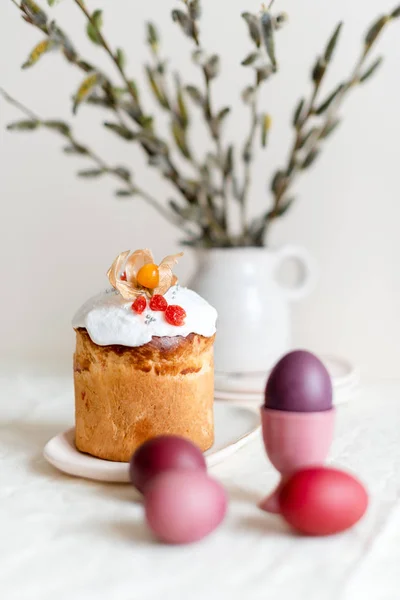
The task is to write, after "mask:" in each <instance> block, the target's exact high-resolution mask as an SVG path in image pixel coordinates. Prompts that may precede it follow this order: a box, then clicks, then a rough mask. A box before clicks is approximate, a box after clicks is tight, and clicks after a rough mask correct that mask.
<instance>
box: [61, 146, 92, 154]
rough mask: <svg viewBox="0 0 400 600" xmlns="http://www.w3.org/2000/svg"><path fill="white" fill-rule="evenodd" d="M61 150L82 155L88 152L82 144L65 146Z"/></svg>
mask: <svg viewBox="0 0 400 600" xmlns="http://www.w3.org/2000/svg"><path fill="white" fill-rule="evenodd" d="M63 152H65V154H80V155H84V154H87V153H88V151H87V150H86V148H85V147H84V146H80V145H79V144H73V145H71V146H65V147H64V148H63Z"/></svg>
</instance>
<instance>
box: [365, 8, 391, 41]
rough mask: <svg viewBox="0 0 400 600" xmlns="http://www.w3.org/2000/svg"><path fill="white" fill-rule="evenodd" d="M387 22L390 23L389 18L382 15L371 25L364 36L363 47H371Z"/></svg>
mask: <svg viewBox="0 0 400 600" xmlns="http://www.w3.org/2000/svg"><path fill="white" fill-rule="evenodd" d="M388 21H390V17H388V16H387V15H384V16H383V17H381V18H380V19H378V20H377V21H376V22H375V23H374V24H373V25H372V27H371V28H370V29H369V30H368V32H367V35H366V36H365V45H366V46H367V47H370V46H372V44H373V43H374V42H375V41H376V40H377V38H378V37H379V34H380V33H381V31H382V29H383V28H384V27H385V25H386V23H387V22H388Z"/></svg>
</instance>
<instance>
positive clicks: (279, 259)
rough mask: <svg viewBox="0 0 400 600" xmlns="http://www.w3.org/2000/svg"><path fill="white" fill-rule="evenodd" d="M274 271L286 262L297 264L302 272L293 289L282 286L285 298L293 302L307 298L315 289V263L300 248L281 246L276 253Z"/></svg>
mask: <svg viewBox="0 0 400 600" xmlns="http://www.w3.org/2000/svg"><path fill="white" fill-rule="evenodd" d="M276 254H277V256H276V270H279V269H280V268H281V267H282V265H283V263H284V262H285V261H286V260H293V261H295V262H296V263H297V265H298V267H299V269H300V270H301V272H302V278H301V280H300V281H299V283H298V284H297V285H295V286H293V287H289V286H282V289H283V291H284V293H285V294H286V297H287V298H288V299H289V300H291V301H293V302H295V301H297V300H302V299H303V298H305V297H306V296H308V295H309V294H310V293H311V292H312V290H313V288H314V287H315V283H316V279H317V267H316V262H315V260H314V259H313V258H312V256H311V255H310V254H309V253H308V252H307V250H306V249H305V248H302V247H301V246H283V247H282V248H280V249H279V250H278V251H277V253H276Z"/></svg>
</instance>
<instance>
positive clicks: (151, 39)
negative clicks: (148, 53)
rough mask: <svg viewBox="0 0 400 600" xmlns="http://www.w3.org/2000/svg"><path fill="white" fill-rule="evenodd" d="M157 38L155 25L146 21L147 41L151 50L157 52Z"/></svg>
mask: <svg viewBox="0 0 400 600" xmlns="http://www.w3.org/2000/svg"><path fill="white" fill-rule="evenodd" d="M159 39H160V38H159V35H158V31H157V29H156V26H155V25H154V24H153V23H150V22H149V23H147V43H148V44H149V46H150V48H151V49H152V51H153V52H157V49H158V44H159Z"/></svg>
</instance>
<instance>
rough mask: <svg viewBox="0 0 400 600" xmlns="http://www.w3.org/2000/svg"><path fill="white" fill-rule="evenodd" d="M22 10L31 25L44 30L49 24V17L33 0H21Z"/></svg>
mask: <svg viewBox="0 0 400 600" xmlns="http://www.w3.org/2000/svg"><path fill="white" fill-rule="evenodd" d="M21 9H22V10H23V12H24V13H25V15H26V17H27V19H28V20H30V22H31V23H33V24H34V25H36V26H37V27H39V28H40V29H42V28H43V27H45V26H46V24H47V15H46V13H45V12H44V10H42V9H41V8H40V7H39V6H38V5H37V4H36V2H34V1H33V0H21Z"/></svg>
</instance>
